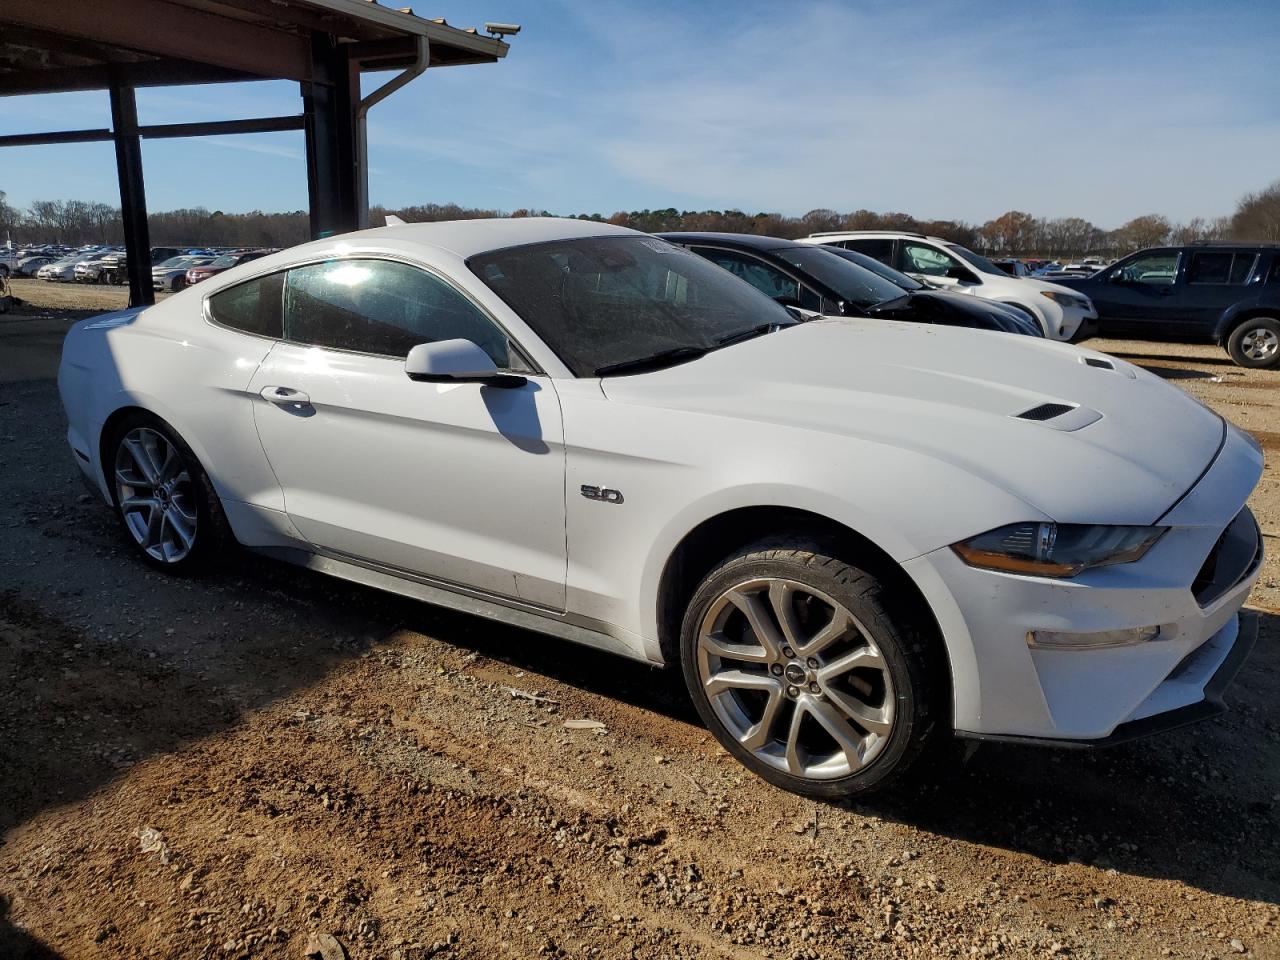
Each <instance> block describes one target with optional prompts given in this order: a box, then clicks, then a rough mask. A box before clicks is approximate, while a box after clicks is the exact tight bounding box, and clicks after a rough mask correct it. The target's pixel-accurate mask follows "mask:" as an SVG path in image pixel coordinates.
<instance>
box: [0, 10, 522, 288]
mask: <svg viewBox="0 0 1280 960" xmlns="http://www.w3.org/2000/svg"><path fill="white" fill-rule="evenodd" d="M507 50H508V44H507V43H505V42H504V41H503V40H502V39H500V38H499V37H494V36H484V35H481V34H480V33H478V32H477V31H476V30H474V29H459V28H457V27H452V26H450V25H449V24H448V23H446V22H445V21H443V20H429V19H425V18H423V17H418V16H415V15H414V13H413V11H412V10H410V9H408V8H404V9H399V10H397V9H392V8H389V7H384V6H381V5H379V4H378V3H377V2H375V0H90V2H86V0H0V96H14V95H22V94H38V93H64V92H69V91H78V90H80V91H82V90H107V91H109V92H110V94H111V116H112V125H111V128H110V129H106V128H99V129H90V130H64V131H58V132H53V133H36V134H17V135H11V136H0V146H30V145H34V144H53V143H76V142H91V141H95V140H99V141H106V140H110V141H113V142H114V143H115V147H116V161H117V168H118V172H119V178H120V200H121V213H122V218H123V220H124V226H125V240H126V245H127V247H128V250H129V258H128V262H129V274H130V301H131V302H132V303H149V302H151V300H152V291H151V278H150V262H149V259H150V258H149V246H150V243H149V237H148V233H147V228H146V202H145V193H144V188H143V179H142V155H141V148H140V140H141V139H143V138H149V137H174V136H203V135H211V134H227V133H260V132H264V131H269V130H303V131H305V133H306V143H307V185H308V193H309V196H310V201H311V226H312V232H313V233H314V234H316V235H322V234H326V233H334V232H343V231H346V230H352V229H355V228H356V227H357V226H360V225H362V223H363V221H364V220H366V219H367V202H368V201H367V192H366V190H365V188H364V184H365V182H366V181H365V178H366V176H367V171H366V170H365V163H364V156H363V149H362V143H363V122H364V114H365V113H366V112H367V110H368V108H369V107H370V106H372V104H373V103H376V102H378V100H380V99H382V98H383V97H385V96H386V94H387V93H389V92H390V91H391V90H393V89H397V88H398V87H399V86H401V85H403V84H404V83H405V82H407V81H408V80H409V79H412V77H413V76H416V75H417V74H418V73H421V72H422V71H423V70H425V69H427V68H428V67H430V68H436V67H448V66H458V65H462V64H477V63H496V62H497V61H498V60H500V59H502V58H503V57H505V56H506V54H507ZM384 70H403V71H405V74H404V76H402V77H399V78H396V80H393V81H392V82H391V83H390V84H388V85H387V87H386V88H384V89H382V90H380V91H376V92H375V93H374V94H372V95H371V96H370V97H368V98H366V99H365V100H363V101H362V100H361V91H360V75H361V74H362V73H368V72H372V71H384ZM246 80H292V81H296V82H298V83H299V84H301V91H302V97H303V112H302V113H301V114H298V115H296V116H286V117H259V118H254V119H251V120H221V121H213V122H207V123H189V124H162V125H151V126H140V125H139V124H138V118H137V108H136V103H135V98H134V91H135V89H136V88H138V87H157V86H172V85H183V84H206V83H229V82H237V81H246Z"/></svg>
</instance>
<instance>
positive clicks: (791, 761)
mask: <svg viewBox="0 0 1280 960" xmlns="http://www.w3.org/2000/svg"><path fill="white" fill-rule="evenodd" d="M697 666H698V676H699V679H700V680H701V682H702V689H703V691H704V692H705V694H706V696H707V700H708V702H709V703H710V704H711V707H712V709H713V710H714V711H715V714H716V716H717V717H718V718H719V719H720V722H721V723H723V724H724V725H725V727H726V728H727V729H728V730H729V732H730V733H731V734H732V736H733V737H734V738H735V739H737V741H738V742H739V743H740V744H741V745H742V746H743V747H745V748H746V749H747V750H750V751H751V752H752V753H753V754H754V755H755V756H756V757H757V758H758V759H759V760H761V761H762V762H764V763H767V764H769V765H770V766H772V767H775V768H777V769H778V770H780V771H782V772H784V773H788V774H791V775H792V776H796V777H806V778H809V779H814V780H832V779H836V778H838V777H845V776H848V775H849V774H851V773H854V772H856V771H858V770H859V769H861V768H863V767H865V766H866V765H867V764H869V763H871V762H872V761H873V760H874V759H875V758H876V757H877V756H878V755H879V753H880V751H881V750H883V749H884V746H885V744H886V743H887V742H888V739H889V734H890V733H891V731H892V730H893V722H894V690H893V681H892V679H891V678H890V676H889V668H888V664H887V663H886V662H885V660H884V657H883V655H882V654H881V652H880V649H879V648H878V647H877V646H876V644H875V641H874V640H872V639H871V636H870V634H869V633H868V632H867V630H866V628H865V627H863V625H862V624H861V623H860V622H859V621H858V619H857V618H856V617H854V615H853V614H852V613H850V612H849V610H848V609H847V608H846V607H845V606H844V605H843V604H841V603H839V602H838V601H836V600H834V599H833V598H831V597H829V596H827V595H826V594H825V593H823V592H822V591H821V590H817V589H815V588H813V587H810V586H807V585H805V584H802V583H798V582H796V581H794V580H785V579H780V578H775V577H762V578H757V579H754V580H748V581H745V582H743V583H740V584H736V585H735V586H733V587H730V588H729V589H728V590H726V591H725V592H724V593H722V594H721V595H720V596H719V597H717V598H716V599H715V600H714V601H713V602H712V603H711V605H710V606H709V607H708V608H707V612H706V614H705V615H704V616H703V618H702V622H701V623H700V624H699V625H698V647H697Z"/></svg>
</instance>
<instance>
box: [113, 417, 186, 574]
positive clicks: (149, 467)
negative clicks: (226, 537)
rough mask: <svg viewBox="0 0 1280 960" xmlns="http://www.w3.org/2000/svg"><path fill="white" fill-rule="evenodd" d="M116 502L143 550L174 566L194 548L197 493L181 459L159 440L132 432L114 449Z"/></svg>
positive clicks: (140, 430) (145, 430) (148, 432)
mask: <svg viewBox="0 0 1280 960" xmlns="http://www.w3.org/2000/svg"><path fill="white" fill-rule="evenodd" d="M115 470H116V472H115V482H116V499H117V501H118V502H119V504H120V512H121V514H122V515H123V516H124V524H125V526H126V527H128V528H129V532H130V533H131V534H132V535H133V539H134V540H136V541H137V542H138V545H139V546H141V547H142V549H144V550H146V551H147V553H148V554H150V555H151V556H152V557H154V558H155V559H157V560H160V561H162V562H164V563H177V562H178V561H179V560H182V559H183V558H185V557H186V556H187V554H189V553H190V552H191V548H192V547H193V546H194V545H195V542H196V519H197V513H196V491H195V484H194V483H193V482H192V480H191V474H190V473H188V472H187V468H186V466H185V464H183V462H182V456H181V455H180V454H179V453H178V451H177V449H176V448H175V447H174V446H173V444H172V443H171V442H170V441H169V440H168V438H166V437H165V436H164V435H163V434H161V433H159V432H158V431H156V430H153V429H151V428H150V427H136V428H135V429H133V430H130V431H129V432H128V433H127V434H125V436H124V438H123V439H122V440H121V441H120V444H119V445H118V446H117V447H116V465H115Z"/></svg>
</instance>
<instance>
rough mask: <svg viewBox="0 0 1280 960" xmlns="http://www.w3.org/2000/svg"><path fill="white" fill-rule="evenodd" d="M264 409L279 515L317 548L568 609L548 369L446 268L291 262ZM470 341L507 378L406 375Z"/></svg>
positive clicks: (267, 368)
mask: <svg viewBox="0 0 1280 960" xmlns="http://www.w3.org/2000/svg"><path fill="white" fill-rule="evenodd" d="M284 337H285V340H284V342H280V343H277V344H276V345H275V347H274V348H273V349H272V351H271V353H270V354H269V355H268V356H267V358H266V360H265V361H264V362H263V363H262V365H261V367H260V368H259V369H258V372H257V374H256V375H255V377H254V381H253V384H252V386H251V389H252V390H253V391H254V392H256V393H257V394H258V395H259V396H260V397H261V398H262V399H261V401H260V402H258V403H257V404H256V407H255V413H256V416H255V420H256V423H257V426H258V433H259V435H260V437H261V439H262V445H263V448H264V449H265V451H266V454H267V458H268V459H269V461H270V463H271V466H272V468H273V469H274V471H275V474H276V477H277V479H278V480H279V483H280V486H281V488H282V490H283V492H284V505H285V510H286V512H287V513H288V515H289V518H290V520H291V521H292V522H293V524H294V525H295V527H297V529H298V531H299V532H300V533H301V534H302V535H303V536H304V537H305V538H306V539H307V540H309V541H310V542H311V543H313V544H314V545H315V546H316V547H319V548H321V550H322V551H323V552H327V553H330V554H335V555H338V556H339V557H344V558H354V559H356V560H360V561H366V562H371V563H374V564H378V565H382V566H385V567H389V568H392V569H393V570H395V571H403V572H407V573H409V574H413V575H416V576H420V577H425V578H428V579H430V580H434V581H439V582H442V583H444V584H446V585H456V586H462V587H466V588H469V589H472V590H475V591H480V592H482V593H484V594H489V595H496V596H499V597H505V598H512V599H516V600H522V601H526V602H529V603H532V604H537V605H540V606H543V607H548V608H552V609H555V610H561V609H563V608H564V598H565V565H566V548H565V507H564V471H565V464H564V443H563V439H564V435H563V425H562V420H561V414H560V405H559V402H558V399H557V397H556V392H555V388H554V386H553V385H552V383H551V380H550V378H548V377H546V376H543V375H541V374H539V373H537V372H536V371H533V369H532V368H531V366H530V365H529V363H528V361H527V360H525V359H523V356H522V354H521V353H520V351H519V348H518V347H517V346H515V345H514V344H513V343H512V342H511V341H510V340H509V338H508V337H507V335H506V334H505V332H504V331H503V330H502V329H501V328H500V327H499V325H498V324H497V323H496V321H495V320H494V319H493V318H492V317H491V316H490V315H489V314H488V313H486V312H485V311H484V310H482V309H481V308H480V307H479V306H478V305H476V304H475V303H474V302H473V301H472V300H471V299H470V298H469V297H467V296H466V295H465V294H464V293H463V292H462V291H460V290H459V289H458V288H457V287H455V286H454V285H453V284H451V283H450V282H448V281H447V280H446V279H444V278H443V277H442V276H440V275H438V274H435V273H432V272H429V271H427V270H425V269H422V268H420V267H419V266H415V265H411V264H407V263H402V262H398V261H391V260H382V259H341V260H331V261H327V262H323V263H315V264H309V265H305V266H299V267H295V268H293V269H291V270H289V271H288V272H287V274H286V276H285V281H284ZM456 338H462V339H467V340H471V341H473V342H475V343H477V344H478V345H479V346H480V347H482V348H483V349H484V350H485V351H486V352H487V353H488V354H489V356H490V357H491V358H492V359H493V361H494V363H495V364H496V365H497V366H498V368H499V369H500V370H503V371H508V372H512V373H517V374H520V375H521V376H523V377H524V378H525V379H524V382H523V383H522V384H521V385H518V386H514V387H498V386H489V385H484V384H481V383H462V382H459V383H427V382H415V381H413V380H410V379H409V377H408V376H407V375H406V373H405V369H404V357H405V355H406V354H407V353H408V351H409V349H410V348H411V347H413V346H415V345H417V344H419V343H425V342H430V341H438V340H450V339H456Z"/></svg>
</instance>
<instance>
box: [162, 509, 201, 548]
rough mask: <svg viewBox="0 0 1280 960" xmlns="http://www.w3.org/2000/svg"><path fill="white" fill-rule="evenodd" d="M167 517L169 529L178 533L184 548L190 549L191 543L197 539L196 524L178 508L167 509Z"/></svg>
mask: <svg viewBox="0 0 1280 960" xmlns="http://www.w3.org/2000/svg"><path fill="white" fill-rule="evenodd" d="M165 518H166V519H167V520H168V521H169V529H170V530H172V531H173V532H174V533H175V534H177V536H178V539H179V540H181V541H182V546H183V548H184V549H186V550H190V549H191V544H192V543H194V542H195V539H196V531H195V527H194V525H192V524H190V523H188V522H187V518H186V517H184V516H183V515H182V514H181V513H180V512H179V511H178V510H176V509H175V510H167V511H165Z"/></svg>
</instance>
